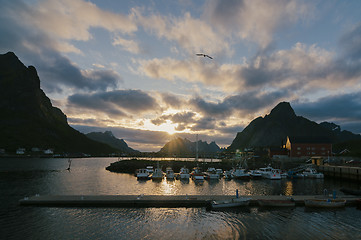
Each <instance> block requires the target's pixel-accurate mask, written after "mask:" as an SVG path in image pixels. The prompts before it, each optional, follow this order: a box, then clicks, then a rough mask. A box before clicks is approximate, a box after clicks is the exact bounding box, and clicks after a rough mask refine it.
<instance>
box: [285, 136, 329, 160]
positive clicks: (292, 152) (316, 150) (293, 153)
mask: <svg viewBox="0 0 361 240" xmlns="http://www.w3.org/2000/svg"><path fill="white" fill-rule="evenodd" d="M286 148H287V149H288V151H289V157H312V156H324V157H327V156H330V155H332V142H331V140H330V139H329V138H327V137H314V136H297V137H296V136H288V137H287V142H286Z"/></svg>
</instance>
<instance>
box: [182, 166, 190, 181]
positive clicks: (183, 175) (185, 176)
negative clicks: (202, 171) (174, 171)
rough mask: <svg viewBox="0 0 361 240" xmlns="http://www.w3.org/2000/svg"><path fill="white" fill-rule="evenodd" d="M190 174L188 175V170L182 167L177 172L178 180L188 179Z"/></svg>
mask: <svg viewBox="0 0 361 240" xmlns="http://www.w3.org/2000/svg"><path fill="white" fill-rule="evenodd" d="M189 177H190V174H189V169H188V168H186V167H182V168H181V169H180V171H179V178H180V179H189Z"/></svg>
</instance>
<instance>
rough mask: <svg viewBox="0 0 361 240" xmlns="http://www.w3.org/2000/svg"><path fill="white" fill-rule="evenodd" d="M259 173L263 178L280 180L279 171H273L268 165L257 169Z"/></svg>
mask: <svg viewBox="0 0 361 240" xmlns="http://www.w3.org/2000/svg"><path fill="white" fill-rule="evenodd" d="M259 171H260V173H261V174H262V177H263V178H267V179H272V180H279V179H281V170H280V169H275V168H273V167H271V166H270V165H268V166H267V167H265V168H260V169H259Z"/></svg>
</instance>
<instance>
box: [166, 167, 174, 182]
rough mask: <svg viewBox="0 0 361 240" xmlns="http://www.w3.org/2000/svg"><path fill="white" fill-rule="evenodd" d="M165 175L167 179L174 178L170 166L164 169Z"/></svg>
mask: <svg viewBox="0 0 361 240" xmlns="http://www.w3.org/2000/svg"><path fill="white" fill-rule="evenodd" d="M165 177H166V178H167V179H168V180H172V179H174V171H173V169H172V168H171V167H167V168H166V170H165Z"/></svg>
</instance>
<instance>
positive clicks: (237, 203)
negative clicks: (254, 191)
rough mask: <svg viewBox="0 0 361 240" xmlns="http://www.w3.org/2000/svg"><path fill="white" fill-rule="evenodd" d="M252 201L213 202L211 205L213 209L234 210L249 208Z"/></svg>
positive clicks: (236, 199)
mask: <svg viewBox="0 0 361 240" xmlns="http://www.w3.org/2000/svg"><path fill="white" fill-rule="evenodd" d="M250 200H251V199H250V198H233V199H231V200H224V201H212V203H211V204H212V208H213V209H219V208H234V207H241V206H248V205H249V202H250Z"/></svg>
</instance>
